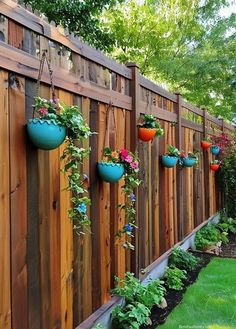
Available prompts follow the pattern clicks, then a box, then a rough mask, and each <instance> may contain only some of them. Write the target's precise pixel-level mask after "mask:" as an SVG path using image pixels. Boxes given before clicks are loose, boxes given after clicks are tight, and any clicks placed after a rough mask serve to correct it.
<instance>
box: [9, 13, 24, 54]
mask: <svg viewBox="0 0 236 329" xmlns="http://www.w3.org/2000/svg"><path fill="white" fill-rule="evenodd" d="M8 43H9V45H11V46H13V47H15V48H18V49H22V45H23V26H21V25H19V24H17V23H16V22H14V21H11V20H9V24H8Z"/></svg>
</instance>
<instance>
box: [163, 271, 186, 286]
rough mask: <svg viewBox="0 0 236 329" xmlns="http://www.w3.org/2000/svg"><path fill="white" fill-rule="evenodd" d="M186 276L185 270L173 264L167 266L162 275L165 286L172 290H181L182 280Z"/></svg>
mask: <svg viewBox="0 0 236 329" xmlns="http://www.w3.org/2000/svg"><path fill="white" fill-rule="evenodd" d="M186 278H187V277H186V271H185V270H180V269H179V268H177V267H174V266H173V267H167V271H166V273H165V275H164V279H165V283H166V285H167V287H168V288H170V289H174V290H181V289H182V288H183V281H184V280H185V279H186Z"/></svg>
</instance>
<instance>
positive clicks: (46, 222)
mask: <svg viewBox="0 0 236 329" xmlns="http://www.w3.org/2000/svg"><path fill="white" fill-rule="evenodd" d="M40 96H41V97H43V98H45V99H49V98H50V88H49V87H48V86H46V85H41V86H40ZM50 153H51V152H48V151H44V150H38V167H39V245H40V295H41V327H42V328H44V329H50V323H52V322H51V320H50V317H51V307H52V305H51V291H50V282H51V277H50V267H51V266H50V254H51V250H50V220H51V218H50V207H52V203H51V202H50V201H51V200H50V172H49V168H50V165H49V154H50Z"/></svg>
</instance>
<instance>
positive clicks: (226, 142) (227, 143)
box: [211, 132, 233, 155]
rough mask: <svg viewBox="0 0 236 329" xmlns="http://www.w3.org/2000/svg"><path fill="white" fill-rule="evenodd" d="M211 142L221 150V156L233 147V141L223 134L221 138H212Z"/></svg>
mask: <svg viewBox="0 0 236 329" xmlns="http://www.w3.org/2000/svg"><path fill="white" fill-rule="evenodd" d="M211 140H212V142H213V144H214V145H216V146H218V147H219V148H220V150H221V155H224V154H225V152H226V150H227V149H228V148H230V147H231V146H232V145H233V139H232V138H231V137H230V136H228V135H227V134H225V133H223V132H222V133H221V134H220V135H219V136H212V137H211Z"/></svg>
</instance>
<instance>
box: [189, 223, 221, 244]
mask: <svg viewBox="0 0 236 329" xmlns="http://www.w3.org/2000/svg"><path fill="white" fill-rule="evenodd" d="M220 241H223V242H225V243H227V242H228V238H227V237H226V235H225V233H224V232H223V233H222V232H220V230H219V229H217V227H216V226H214V225H211V224H209V225H207V226H204V227H203V228H202V229H201V230H199V231H198V232H197V233H196V236H195V246H196V248H197V249H198V250H203V249H205V248H207V247H209V246H214V245H216V244H217V243H218V242H220Z"/></svg>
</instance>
